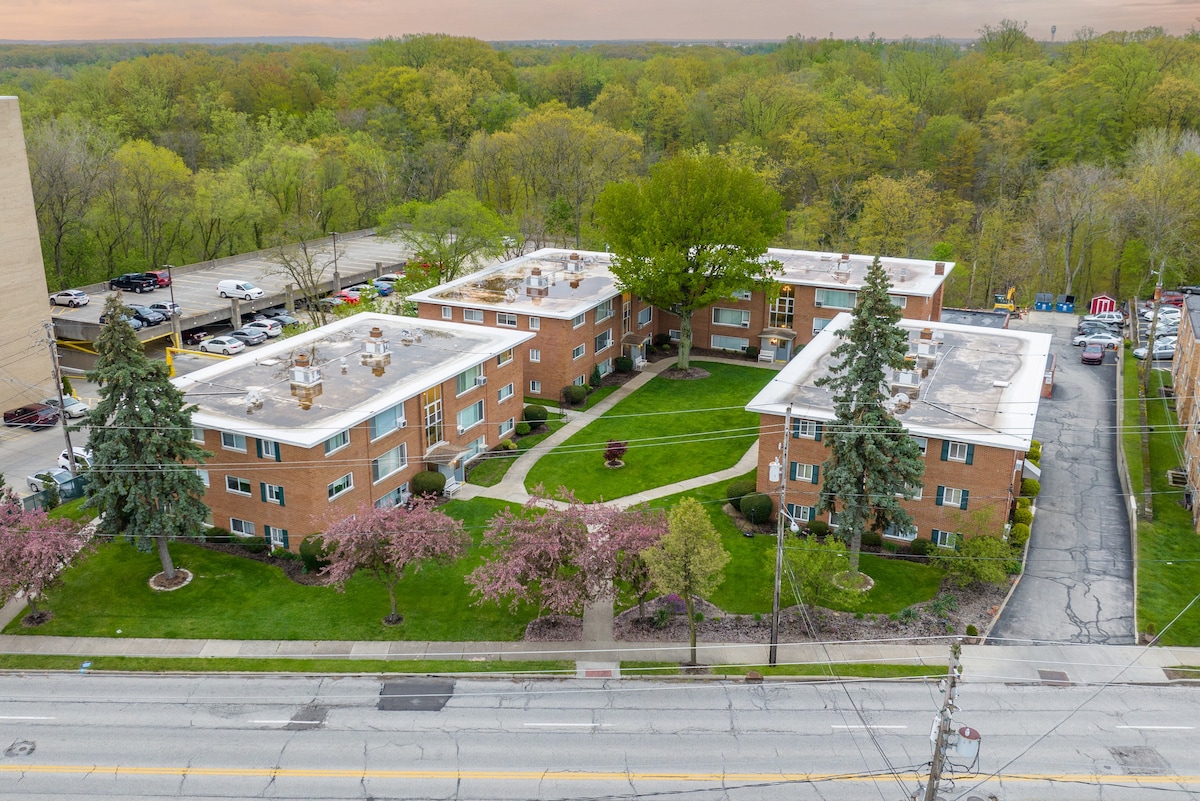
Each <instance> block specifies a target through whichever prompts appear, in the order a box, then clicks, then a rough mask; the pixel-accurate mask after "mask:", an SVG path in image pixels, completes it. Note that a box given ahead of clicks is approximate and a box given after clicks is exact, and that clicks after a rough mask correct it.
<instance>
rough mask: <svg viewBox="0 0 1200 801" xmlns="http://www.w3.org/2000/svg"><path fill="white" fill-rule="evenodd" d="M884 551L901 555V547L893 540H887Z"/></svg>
mask: <svg viewBox="0 0 1200 801" xmlns="http://www.w3.org/2000/svg"><path fill="white" fill-rule="evenodd" d="M883 550H885V551H887V552H888V553H899V551H900V546H899V545H897V544H896V543H894V542H892V541H891V540H885V541H884V543H883Z"/></svg>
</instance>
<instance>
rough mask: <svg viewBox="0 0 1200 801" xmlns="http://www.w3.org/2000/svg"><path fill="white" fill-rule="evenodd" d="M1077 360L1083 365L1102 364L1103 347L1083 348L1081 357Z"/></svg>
mask: <svg viewBox="0 0 1200 801" xmlns="http://www.w3.org/2000/svg"><path fill="white" fill-rule="evenodd" d="M1079 360H1080V361H1081V362H1083V363H1084V364H1104V346H1103V345H1100V344H1091V345H1084V346H1083V355H1082V356H1080V357H1079Z"/></svg>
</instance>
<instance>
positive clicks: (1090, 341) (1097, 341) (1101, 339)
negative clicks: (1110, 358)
mask: <svg viewBox="0 0 1200 801" xmlns="http://www.w3.org/2000/svg"><path fill="white" fill-rule="evenodd" d="M1124 342H1125V340H1124V339H1122V338H1121V337H1119V336H1117V335H1116V334H1106V333H1104V332H1103V331H1098V332H1096V333H1095V334H1080V335H1079V336H1077V337H1075V338H1074V339H1072V340H1071V344H1072V345H1075V346H1076V347H1081V346H1083V345H1103V346H1104V347H1105V348H1112V349H1113V350H1116V349H1117V348H1119V347H1121V345H1122V344H1124Z"/></svg>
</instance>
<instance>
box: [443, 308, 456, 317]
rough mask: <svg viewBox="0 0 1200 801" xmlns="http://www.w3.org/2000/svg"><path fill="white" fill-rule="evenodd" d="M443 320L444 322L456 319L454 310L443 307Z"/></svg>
mask: <svg viewBox="0 0 1200 801" xmlns="http://www.w3.org/2000/svg"><path fill="white" fill-rule="evenodd" d="M442 319H443V320H453V319H454V309H452V308H451V307H449V306H443V307H442Z"/></svg>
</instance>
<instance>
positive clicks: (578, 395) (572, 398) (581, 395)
mask: <svg viewBox="0 0 1200 801" xmlns="http://www.w3.org/2000/svg"><path fill="white" fill-rule="evenodd" d="M562 396H563V400H565V401H566V402H567V403H568V404H569V405H571V406H578V405H579V404H581V403H583V402H584V400H586V399H587V387H580V386H576V385H575V384H571V385H569V386H565V387H563V388H562Z"/></svg>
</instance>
